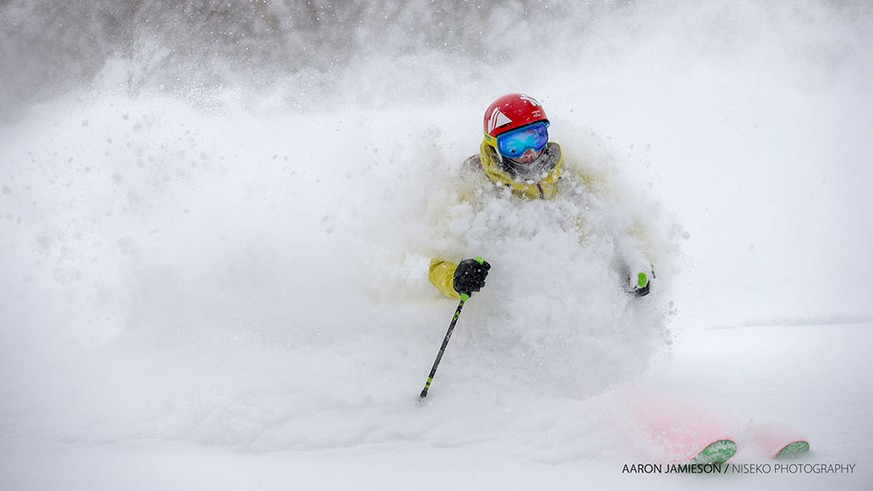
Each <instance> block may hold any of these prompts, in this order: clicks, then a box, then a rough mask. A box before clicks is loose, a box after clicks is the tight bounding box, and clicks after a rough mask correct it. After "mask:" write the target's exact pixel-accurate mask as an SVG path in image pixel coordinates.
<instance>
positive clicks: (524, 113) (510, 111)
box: [483, 94, 549, 146]
mask: <svg viewBox="0 0 873 491" xmlns="http://www.w3.org/2000/svg"><path fill="white" fill-rule="evenodd" d="M539 121H545V122H548V121H549V119H548V118H546V112H545V111H544V110H543V106H542V105H540V103H539V102H537V100H536V99H534V98H533V97H530V96H528V95H524V94H507V95H505V96H503V97H500V98H498V99H497V100H495V101H494V102H492V103H491V105H490V106H488V109H486V110H485V118H484V121H483V126H484V129H485V140H486V141H488V144H489V145H491V146H495V142H496V141H497V140H496V139H497V136H498V135H500V134H503V133H506V132H507V131H510V130H514V129H516V128H520V127H522V126H526V125H529V124H531V123H536V122H539Z"/></svg>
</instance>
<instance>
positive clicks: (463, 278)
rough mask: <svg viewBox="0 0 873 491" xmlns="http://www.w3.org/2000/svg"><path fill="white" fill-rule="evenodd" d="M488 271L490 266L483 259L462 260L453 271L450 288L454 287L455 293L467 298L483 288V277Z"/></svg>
mask: <svg viewBox="0 0 873 491" xmlns="http://www.w3.org/2000/svg"><path fill="white" fill-rule="evenodd" d="M479 261H482V262H481V263H480V262H479ZM489 269H491V265H490V264H488V261H485V260H484V259H481V258H480V259H479V260H476V259H464V260H463V261H461V262H460V264H458V268H457V269H456V270H455V277H454V281H453V283H452V286H454V287H455V291H456V292H458V293H460V294H462V295H463V294H467V295H468V296H469V295H470V294H471V293H473V292H478V291H479V290H481V289H482V287H483V286H485V277H486V276H488V270H489Z"/></svg>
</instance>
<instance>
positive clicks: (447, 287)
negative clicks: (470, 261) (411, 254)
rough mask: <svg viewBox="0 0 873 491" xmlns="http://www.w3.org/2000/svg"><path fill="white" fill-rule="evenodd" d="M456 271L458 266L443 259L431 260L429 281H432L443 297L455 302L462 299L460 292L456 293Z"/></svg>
mask: <svg viewBox="0 0 873 491" xmlns="http://www.w3.org/2000/svg"><path fill="white" fill-rule="evenodd" d="M456 269H458V265H457V264H455V263H453V262H451V261H447V260H445V259H443V258H441V257H435V258H433V259H431V260H430V270H429V272H428V275H427V279H428V280H430V282H431V284H432V285H433V286H435V287H436V289H437V290H439V291H440V292H442V294H443V295H445V296H447V297H449V298H453V299H455V300H457V299H459V298H461V296H460V295H459V294H458V292H456V291H455V287H454V278H455V270H456Z"/></svg>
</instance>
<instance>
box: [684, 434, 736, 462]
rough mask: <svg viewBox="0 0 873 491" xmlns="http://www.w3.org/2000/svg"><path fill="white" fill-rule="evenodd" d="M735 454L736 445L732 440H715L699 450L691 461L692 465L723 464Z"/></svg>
mask: <svg viewBox="0 0 873 491" xmlns="http://www.w3.org/2000/svg"><path fill="white" fill-rule="evenodd" d="M735 453H737V444H736V442H734V441H733V440H728V439H724V440H716V441H714V442H712V443H710V444H709V445H707V446H706V447H704V448H703V450H701V451H700V452H699V453H698V454H697V456H696V457H694V458H693V459H692V460H691V463H692V464H724V463H725V462H727V461H728V459H730V458H731V457H733V456H734V454H735Z"/></svg>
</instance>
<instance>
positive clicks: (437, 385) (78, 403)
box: [0, 2, 873, 489]
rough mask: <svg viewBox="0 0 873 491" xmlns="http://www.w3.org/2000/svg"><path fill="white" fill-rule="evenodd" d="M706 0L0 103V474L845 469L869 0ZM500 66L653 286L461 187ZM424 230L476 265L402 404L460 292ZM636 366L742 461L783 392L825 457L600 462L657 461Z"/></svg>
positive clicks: (155, 483)
mask: <svg viewBox="0 0 873 491" xmlns="http://www.w3.org/2000/svg"><path fill="white" fill-rule="evenodd" d="M665 5H666V6H667V7H668V9H667V12H666V13H664V12H661V10H660V9H661V8H662V7H664V6H665ZM733 5H734V6H733V7H728V6H721V7H717V6H710V7H695V6H692V5H690V4H689V5H686V4H685V3H682V2H678V3H669V4H651V5H649V4H646V5H637V6H635V7H633V8H631V10H630V12H628V11H621V10H619V14H621V13H624V14H628V15H624V16H622V15H617V14H615V13H612V14H610V15H607V14H602V15H603V17H600V18H597V20H598V22H593V23H591V24H588V25H586V29H585V31H584V32H585V36H584V37H583V38H582V39H581V40H579V41H573V42H571V41H570V40H571V39H575V38H574V37H573V36H572V34H573V33H574V32H576V31H575V30H574V29H575V28H576V27H577V26H575V25H574V24H573V22H574V21H577V20H578V18H576V19H575V20H574V21H567V22H565V23H561V24H557V25H555V26H553V27H554V33H555V40H556V41H555V42H554V44H553V45H550V47H551V48H552V49H551V50H549V52H548V53H545V54H544V53H542V52H541V51H539V50H537V49H534V48H532V47H530V46H528V47H526V48H519V52H518V53H517V57H516V58H514V59H513V60H512V61H504V62H503V63H496V62H495V63H496V65H495V66H496V67H491V68H489V69H488V70H483V69H481V67H480V66H479V65H478V63H477V62H476V61H475V60H470V59H466V58H464V57H454V56H446V55H445V54H443V53H439V52H436V51H434V52H431V51H428V50H426V49H422V50H421V51H417V52H415V53H412V54H410V53H407V52H404V54H402V55H401V54H398V55H397V56H396V57H394V58H389V57H387V56H385V55H384V53H382V54H380V53H377V54H373V55H369V57H367V58H362V59H359V60H357V61H356V62H354V63H352V64H351V66H349V67H348V68H346V69H345V70H343V71H342V72H341V73H338V74H335V73H329V74H324V75H313V77H314V79H311V80H310V79H304V78H303V77H299V76H289V77H288V78H287V79H285V80H284V82H281V83H278V84H277V86H276V87H274V88H273V90H272V91H268V92H264V91H260V90H258V91H256V90H253V89H251V88H248V87H246V86H244V85H242V86H233V87H223V88H212V89H210V90H208V91H207V92H206V93H205V94H204V93H200V94H194V95H192V94H191V93H189V92H185V93H167V92H162V91H160V90H157V89H154V90H143V91H142V92H140V93H137V94H131V93H130V92H129V91H128V90H126V89H125V85H124V81H125V80H127V77H128V76H129V74H130V70H131V69H132V68H131V67H132V66H133V65H132V63H133V62H131V61H113V62H110V63H107V64H106V66H105V67H104V69H103V70H102V72H101V73H100V75H99V76H98V77H97V79H96V80H95V81H94V82H93V83H91V84H90V85H88V86H87V87H76V88H72V89H71V90H70V91H69V92H67V93H65V94H63V95H61V96H58V97H56V98H53V99H51V100H50V101H48V102H45V103H42V104H38V105H35V106H33V107H30V108H29V109H28V111H27V114H26V115H25V116H24V117H22V118H19V119H16V120H14V121H11V122H8V123H4V126H2V128H0V141H2V145H0V271H2V278H3V279H2V280H0V335H2V337H3V342H2V343H0V487H2V488H4V489H34V488H37V489H156V488H161V489H167V488H169V489H190V488H209V489H239V488H256V489H280V488H281V489H285V488H295V489H348V488H353V489H404V488H409V487H413V486H414V487H416V488H421V489H444V488H446V487H449V488H456V489H531V488H547V489H578V488H580V487H594V488H604V489H627V488H631V487H646V488H656V489H658V488H660V489H682V488H687V489H692V488H693V489H699V488H701V487H703V488H710V487H711V488H714V489H727V488H731V489H734V488H736V487H737V486H741V487H744V488H766V489H788V488H791V489H797V488H801V489H820V488H822V487H825V486H828V487H838V488H841V489H868V488H869V487H870V486H871V485H873V472H871V471H870V469H869V468H865V465H864V463H863V460H862V459H860V458H859V457H858V455H859V454H861V453H862V452H863V450H864V448H865V443H866V442H867V440H869V437H871V436H873V422H871V419H870V417H869V416H868V412H869V410H868V408H869V407H870V405H871V403H873V394H871V392H870V391H869V389H866V387H867V386H868V385H869V384H868V383H866V372H868V371H869V369H870V368H871V366H873V364H871V362H870V361H869V357H868V356H867V353H866V352H867V350H868V349H869V347H870V346H871V341H873V339H871V337H873V335H871V333H873V330H871V328H873V309H871V307H870V304H869V300H868V299H867V297H868V293H870V292H871V287H870V286H869V278H870V277H871V275H873V260H871V258H870V256H869V254H868V253H867V251H869V250H871V248H873V247H871V246H873V226H871V222H870V220H869V218H868V217H867V215H868V214H869V210H870V206H869V204H868V203H867V201H866V196H865V194H866V190H867V188H868V184H867V183H868V182H869V181H870V178H871V177H873V175H871V174H873V171H871V167H870V155H873V141H871V140H870V139H869V135H870V134H871V132H873V131H871V130H873V119H871V117H870V114H871V112H870V108H871V107H873V104H871V102H873V94H871V89H870V87H871V86H873V85H871V83H870V82H871V81H873V78H871V73H870V69H869V66H871V65H870V61H871V60H873V51H871V48H870V46H873V44H871V43H870V41H871V40H870V36H869V32H870V31H869V27H870V25H871V16H870V13H869V11H868V9H864V8H862V7H858V8H857V9H856V11H854V13H855V14H856V15H854V16H853V15H850V14H851V13H852V12H851V9H847V10H839V9H836V10H834V9H832V8H830V7H827V6H826V5H824V4H819V3H814V2H809V3H804V4H799V6H798V7H797V9H796V10H779V8H777V7H772V6H769V7H768V6H763V7H762V6H756V5H754V4H751V3H749V4H747V3H742V2H740V3H736V4H733ZM506 15H507V17H508V18H511V17H512V15H515V13H513V12H511V11H509V12H507V14H506ZM864 28H867V30H866V31H865V30H864ZM561 40H563V41H564V42H563V43H562V42H558V41H561ZM534 61H537V64H536V66H544V67H546V69H540V70H529V69H527V67H529V66H532V65H533V64H534ZM133 68H136V67H135V66H133ZM398 71H400V72H402V73H404V74H406V76H405V77H398V76H396V75H395V74H396V73H397V72H398ZM319 77H323V78H319ZM510 90H525V91H527V92H529V93H531V94H532V95H534V96H536V97H538V98H540V99H541V101H542V102H543V103H544V104H545V107H546V110H547V111H548V114H549V116H550V118H551V121H552V128H551V130H552V137H553V139H555V140H557V141H559V142H561V143H562V145H563V147H564V151H565V152H566V158H567V160H568V162H572V163H573V164H574V165H577V166H580V167H584V168H587V169H593V170H595V171H597V173H599V174H600V175H603V176H605V177H606V178H608V181H609V182H610V183H611V193H612V196H614V197H616V198H617V203H616V209H618V210H620V211H619V212H617V213H618V215H617V216H618V218H617V216H613V215H607V216H605V218H604V215H588V216H587V218H589V219H594V220H596V219H601V220H605V221H607V222H610V223H612V222H611V221H613V220H616V221H620V220H621V219H622V218H621V217H623V216H624V215H622V213H625V212H626V213H628V214H634V215H636V216H638V217H640V218H641V220H642V221H643V223H644V224H645V226H646V228H648V229H649V232H650V234H651V235H652V237H653V240H654V243H655V248H656V251H657V253H658V275H659V278H658V280H659V281H658V283H656V291H655V292H654V293H653V294H652V295H651V296H649V297H647V298H645V299H643V300H642V301H639V302H632V301H630V299H628V298H626V297H625V296H624V295H622V294H621V292H620V291H618V289H617V288H615V286H614V285H613V284H612V283H610V275H609V272H608V262H609V259H610V254H609V251H607V250H605V249H604V247H603V244H600V243H598V242H597V241H591V242H588V243H586V244H583V245H579V244H578V243H577V241H576V240H575V239H576V237H575V236H574V235H572V234H571V233H569V232H567V231H566V230H564V228H562V227H561V225H562V224H563V223H564V222H563V220H564V219H565V218H566V216H567V214H568V208H567V207H568V206H569V205H567V204H566V203H564V204H561V203H558V204H546V203H533V204H532V206H524V205H526V204H525V203H519V202H513V201H506V200H503V201H501V200H493V201H491V202H490V203H488V204H486V206H485V207H483V208H482V209H472V208H465V207H464V205H462V204H458V196H457V194H458V193H457V186H458V183H459V179H458V173H459V168H460V163H461V161H462V160H463V159H464V158H466V157H467V156H468V155H470V154H472V153H474V152H475V151H476V148H477V146H478V143H479V138H480V137H479V135H480V133H479V131H480V128H479V122H480V117H481V112H482V110H483V109H484V107H485V106H486V105H487V103H488V102H489V101H490V100H491V99H492V98H494V97H495V96H497V95H499V94H501V93H503V92H507V91H510ZM298 91H299V92H301V93H302V92H305V93H306V94H307V96H306V98H305V99H306V100H307V102H305V103H301V102H300V100H299V99H298V98H297V97H296V96H291V94H295V93H297V92H298ZM171 92H172V91H171ZM527 205H531V203H527ZM436 254H446V255H449V256H452V257H463V256H468V255H476V254H482V255H484V256H486V258H488V259H489V261H491V262H492V264H493V265H494V268H493V270H492V274H491V276H490V277H489V283H488V287H487V288H486V289H485V290H484V291H483V292H482V293H480V294H477V295H475V296H474V297H473V299H472V300H471V301H470V302H469V303H468V305H467V306H466V307H465V310H464V313H463V315H462V318H461V320H460V322H459V325H458V328H457V330H456V332H455V335H454V337H453V339H452V343H451V345H450V346H449V349H448V351H447V353H446V356H445V358H444V360H443V365H442V366H441V368H440V372H439V374H438V375H437V378H436V379H435V381H434V385H433V387H432V389H431V395H430V396H429V397H428V401H427V402H426V404H424V405H419V404H418V403H417V394H418V392H419V391H420V389H421V386H422V384H423V382H424V379H425V377H426V375H427V371H428V369H429V368H430V365H431V363H432V361H433V357H434V356H435V354H436V350H437V348H438V347H439V343H440V341H441V339H442V336H443V334H444V333H445V328H446V326H447V324H448V321H449V318H450V316H451V313H452V311H453V309H454V307H455V304H454V303H453V302H451V301H449V300H446V299H443V298H441V297H439V295H438V294H436V293H435V291H434V290H433V289H432V287H431V286H430V285H429V284H428V283H427V281H426V267H427V262H428V258H429V257H431V256H432V255H436ZM653 393H654V394H658V397H664V398H667V399H670V400H672V401H675V403H676V404H680V405H684V404H686V403H687V404H688V405H689V406H690V405H699V406H702V407H705V408H707V409H706V410H707V412H708V413H709V416H711V417H713V418H715V419H717V420H719V421H721V422H723V423H724V424H725V425H726V426H727V427H728V431H730V432H732V433H733V434H734V436H735V437H736V438H737V439H738V441H739V443H740V446H741V449H740V453H739V454H738V456H737V461H738V462H747V463H760V462H761V461H762V459H761V458H760V456H756V455H754V454H752V453H751V452H749V451H748V446H744V445H745V444H746V443H747V441H748V434H749V433H750V432H751V431H752V430H753V429H754V428H755V427H756V425H759V424H764V423H767V422H770V421H780V422H782V423H785V424H787V425H789V426H791V427H793V428H797V429H798V431H800V432H802V433H804V434H805V435H806V436H807V437H809V438H810V440H811V441H812V444H813V449H814V451H813V453H812V454H811V455H809V456H808V457H806V458H805V459H804V460H803V461H802V462H805V463H812V464H832V463H833V464H856V467H855V470H854V472H853V473H852V474H847V475H809V474H806V475H775V474H766V475H728V476H665V475H628V474H622V472H621V470H622V466H623V465H624V464H630V463H654V462H661V461H664V460H665V459H666V457H665V456H664V455H663V454H662V453H661V452H660V450H659V449H658V447H657V445H656V444H654V443H653V442H652V441H649V440H647V439H646V438H645V436H643V435H644V434H645V432H644V431H643V430H642V429H641V428H640V426H639V421H638V420H637V419H635V416H634V412H633V411H632V407H631V406H632V405H633V404H629V403H628V401H629V400H630V401H640V400H645V399H644V398H643V395H644V394H653ZM744 448H745V449H746V450H747V451H746V452H745V453H744V452H743V450H744Z"/></svg>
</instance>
